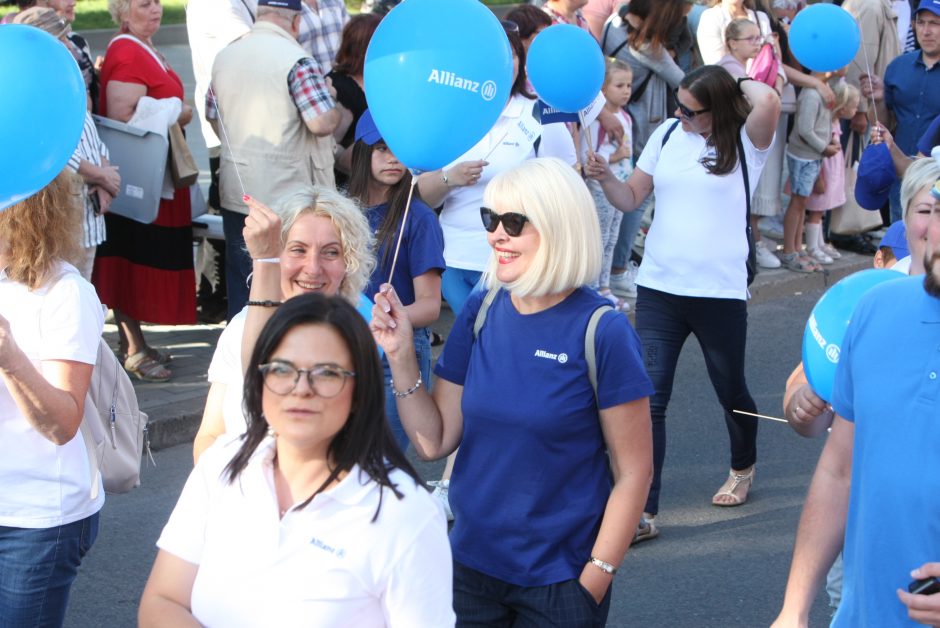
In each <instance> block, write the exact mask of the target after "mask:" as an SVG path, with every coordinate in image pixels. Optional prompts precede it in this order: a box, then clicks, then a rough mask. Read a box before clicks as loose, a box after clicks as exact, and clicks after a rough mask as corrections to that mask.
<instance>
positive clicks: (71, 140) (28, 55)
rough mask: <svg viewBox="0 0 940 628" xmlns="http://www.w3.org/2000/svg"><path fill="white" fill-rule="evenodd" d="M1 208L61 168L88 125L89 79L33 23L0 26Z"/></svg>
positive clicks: (34, 189) (30, 192)
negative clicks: (85, 79)
mask: <svg viewBox="0 0 940 628" xmlns="http://www.w3.org/2000/svg"><path fill="white" fill-rule="evenodd" d="M0 59H3V62H2V63H0V85H2V86H3V96H2V97H0V119H2V120H3V124H2V125H0V146H3V147H4V148H3V149H2V150H0V211H2V210H4V209H6V208H7V207H10V206H11V205H15V204H16V203H19V202H20V201H22V200H24V199H26V198H29V197H30V196H32V195H33V194H35V193H36V192H38V191H40V190H41V189H43V188H44V187H46V185H47V184H48V183H49V182H50V181H52V180H53V179H54V178H55V177H56V175H58V174H59V173H60V172H62V169H63V168H65V165H66V164H67V163H68V160H69V157H71V156H72V153H74V152H75V148H76V147H77V146H78V140H79V139H80V138H81V136H82V128H83V127H84V124H85V81H84V79H82V73H81V71H80V70H79V69H78V64H76V63H75V59H74V58H73V57H72V54H71V53H70V52H69V51H68V49H67V48H66V47H65V46H64V45H63V44H62V42H60V41H58V40H57V39H55V38H54V37H52V36H51V35H49V34H48V33H46V32H45V31H42V30H40V29H38V28H35V27H33V26H25V25H22V24H8V25H5V26H3V27H0Z"/></svg>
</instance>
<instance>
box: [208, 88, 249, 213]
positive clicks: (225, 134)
mask: <svg viewBox="0 0 940 628" xmlns="http://www.w3.org/2000/svg"><path fill="white" fill-rule="evenodd" d="M215 113H216V116H218V120H219V128H221V129H222V137H223V138H224V139H225V144H226V145H227V146H228V152H229V153H231V155H232V165H233V166H235V176H236V177H237V178H238V185H239V186H240V187H241V189H242V196H247V195H248V192H246V191H245V182H244V181H242V175H241V173H240V172H239V171H238V160H237V159H236V158H235V151H234V150H232V143H231V142H230V141H229V139H228V132H227V131H226V130H225V123H224V122H222V105H220V104H219V97H218V96H216V97H215Z"/></svg>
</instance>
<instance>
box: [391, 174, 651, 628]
mask: <svg viewBox="0 0 940 628" xmlns="http://www.w3.org/2000/svg"><path fill="white" fill-rule="evenodd" d="M483 202H484V204H485V207H482V208H481V209H480V214H481V218H482V221H483V225H484V227H485V229H486V231H487V232H488V233H487V240H488V242H489V244H490V247H491V248H492V250H493V255H491V257H490V260H489V267H488V270H487V273H486V275H485V283H486V285H487V287H488V288H489V292H488V293H486V292H483V291H479V292H477V293H475V294H473V295H471V296H470V298H469V299H468V301H467V303H466V305H465V307H464V308H463V310H462V311H461V313H460V315H459V316H458V318H457V321H456V322H455V323H454V327H453V329H452V330H451V333H450V336H449V337H448V340H447V345H446V346H445V349H444V353H443V355H442V356H441V359H440V361H439V362H438V364H437V366H436V368H435V374H436V375H437V377H438V380H437V382H436V383H435V386H434V392H433V395H429V394H428V393H427V391H426V390H425V389H424V388H422V387H420V386H419V385H418V384H419V383H420V381H421V379H420V377H419V371H418V364H417V363H416V361H415V359H414V354H413V352H412V351H411V342H412V340H411V336H412V332H411V329H412V325H411V321H410V319H409V312H408V311H407V310H406V309H405V308H404V307H403V306H402V304H401V300H400V299H399V297H398V295H397V294H396V291H395V290H394V289H393V288H392V287H390V286H388V285H387V284H386V285H383V286H382V290H381V292H380V293H379V294H377V295H376V307H375V308H374V311H373V322H372V329H373V333H374V335H375V338H376V341H377V342H378V343H379V344H380V345H381V346H382V348H383V349H385V352H386V356H387V358H388V362H389V365H390V366H391V371H392V377H393V378H394V382H395V383H394V385H393V389H394V393H395V396H396V398H397V403H398V411H399V413H400V414H401V418H402V423H403V424H404V427H405V430H406V431H407V432H408V436H409V437H410V438H411V442H412V443H413V444H414V446H415V449H416V450H417V452H418V455H419V456H421V457H422V458H426V459H436V458H441V457H443V456H446V455H448V454H449V453H451V452H452V451H454V450H455V449H457V446H458V445H460V451H459V452H458V454H457V459H456V463H455V465H454V471H453V476H452V477H451V485H452V487H454V491H453V492H452V498H451V506H452V508H453V511H454V515H455V522H454V528H453V531H452V533H451V536H450V540H451V549H452V551H453V556H454V609H455V611H456V613H457V623H458V625H461V624H464V625H466V624H473V625H488V626H489V625H509V624H511V623H513V622H514V621H520V622H527V623H528V624H532V625H546V624H549V623H556V622H561V621H562V619H563V618H564V620H565V621H566V622H568V623H566V624H565V625H572V626H574V625H577V626H603V625H604V623H605V621H606V617H607V612H608V609H609V604H610V593H609V591H610V583H611V579H612V577H613V574H614V573H615V572H616V569H617V566H619V565H620V563H621V561H622V560H623V557H624V555H625V554H626V551H627V549H628V548H629V545H630V541H631V539H632V537H633V530H634V529H635V526H636V524H637V522H638V521H639V518H640V513H641V511H642V509H643V503H644V500H645V499H646V494H647V491H648V489H649V480H650V473H651V468H652V436H651V428H650V415H649V401H648V396H649V395H650V394H651V393H652V385H651V383H650V380H649V378H648V377H647V376H646V372H645V371H644V370H643V364H642V361H641V359H640V351H639V340H638V338H637V336H636V334H635V333H634V331H633V329H632V328H631V327H630V323H629V322H628V320H627V318H626V317H625V316H623V315H622V314H620V313H617V312H604V313H603V314H602V315H601V316H600V319H599V321H598V323H597V327H596V330H595V331H594V332H589V331H588V323H589V321H590V320H591V318H592V317H593V315H594V313H595V311H596V310H597V309H598V308H601V307H603V306H604V305H605V303H607V301H606V299H604V298H603V297H601V296H599V295H598V294H597V293H596V292H595V291H593V290H590V289H589V288H586V287H585V286H587V285H588V284H589V283H590V282H591V281H592V280H593V279H594V278H595V277H596V276H597V273H598V272H599V271H600V264H601V245H600V227H599V226H598V222H597V213H596V211H595V210H594V204H593V202H592V200H591V195H590V193H589V192H588V189H587V186H586V185H585V184H584V182H583V181H582V180H581V178H580V177H579V176H578V175H577V174H576V173H575V172H574V170H573V169H572V168H571V167H569V166H567V165H566V164H564V162H562V161H560V160H557V159H532V160H528V161H526V162H525V163H523V164H521V165H519V166H517V167H515V168H512V169H510V170H508V171H506V172H503V173H501V174H499V175H497V176H496V177H495V178H494V179H493V180H492V181H491V182H490V184H489V185H488V186H487V188H486V191H485V194H484V197H483ZM484 301H485V302H486V303H487V304H488V307H487V309H486V310H485V312H486V317H485V320H483V321H482V326H480V325H479V323H480V322H481V321H480V320H478V312H479V311H480V310H481V307H483V304H484ZM592 337H593V339H594V342H593V345H592V346H591V348H593V349H594V354H595V360H594V364H595V366H596V386H594V385H592V382H591V380H590V377H589V371H588V364H589V358H588V355H587V351H586V348H587V345H588V342H587V339H589V338H592ZM608 451H609V453H610V458H609V461H608V457H607V452H608ZM611 469H612V472H613V480H614V481H613V486H611Z"/></svg>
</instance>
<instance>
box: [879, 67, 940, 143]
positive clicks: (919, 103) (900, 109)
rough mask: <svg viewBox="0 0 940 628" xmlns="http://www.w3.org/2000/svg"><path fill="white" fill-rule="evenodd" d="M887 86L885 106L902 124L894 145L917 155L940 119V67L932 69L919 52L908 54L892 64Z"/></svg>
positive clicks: (886, 74) (886, 72)
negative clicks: (929, 129) (922, 140)
mask: <svg viewBox="0 0 940 628" xmlns="http://www.w3.org/2000/svg"><path fill="white" fill-rule="evenodd" d="M884 83H885V97H884V98H885V106H887V107H888V109H890V110H891V111H893V112H894V116H895V118H897V121H898V127H897V132H896V133H895V134H894V141H895V143H896V144H897V145H898V148H900V149H901V150H903V151H904V153H905V154H907V155H913V154H914V153H916V152H917V140H919V139H920V138H921V136H922V135H923V134H924V132H925V131H926V130H927V127H928V126H930V123H931V122H933V119H934V118H935V117H937V116H938V115H940V63H935V64H934V65H933V67H931V68H928V67H927V66H926V65H925V64H924V61H923V59H922V58H921V52H920V51H919V50H915V51H914V52H908V53H907V54H903V55H901V56H899V57H897V58H896V59H895V60H894V61H892V62H891V63H889V64H888V68H887V69H886V70H885V79H884ZM927 154H928V155H929V154H930V153H929V152H928V153H927Z"/></svg>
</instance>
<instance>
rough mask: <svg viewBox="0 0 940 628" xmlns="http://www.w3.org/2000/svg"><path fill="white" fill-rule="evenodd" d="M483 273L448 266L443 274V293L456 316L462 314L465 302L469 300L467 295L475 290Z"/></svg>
mask: <svg viewBox="0 0 940 628" xmlns="http://www.w3.org/2000/svg"><path fill="white" fill-rule="evenodd" d="M482 276H483V273H482V272H480V271H478V270H467V269H465V268H454V267H452V266H447V267H446V268H445V269H444V273H443V274H442V275H441V294H443V295H444V299H446V300H447V304H448V305H450V309H451V310H453V312H454V316H457V315H458V314H460V310H462V309H463V304H464V303H466V302H467V297H469V296H470V294H471V293H472V292H473V290H474V288H476V287H477V284H479V283H480V277H482Z"/></svg>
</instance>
